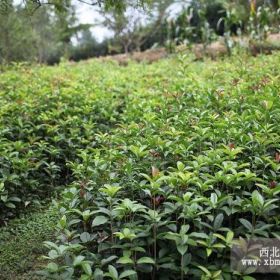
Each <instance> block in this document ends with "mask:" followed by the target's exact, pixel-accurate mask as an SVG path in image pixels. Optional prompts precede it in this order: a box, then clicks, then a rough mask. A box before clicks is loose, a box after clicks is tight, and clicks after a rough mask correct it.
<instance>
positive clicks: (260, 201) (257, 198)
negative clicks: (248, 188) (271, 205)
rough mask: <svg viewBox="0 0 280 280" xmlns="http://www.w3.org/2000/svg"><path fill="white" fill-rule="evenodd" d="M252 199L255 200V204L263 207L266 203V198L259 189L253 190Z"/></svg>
mask: <svg viewBox="0 0 280 280" xmlns="http://www.w3.org/2000/svg"><path fill="white" fill-rule="evenodd" d="M252 201H253V204H254V206H260V207H262V206H263V204H264V199H263V197H262V195H261V194H260V193H259V192H258V191H257V190H255V191H253V193H252Z"/></svg>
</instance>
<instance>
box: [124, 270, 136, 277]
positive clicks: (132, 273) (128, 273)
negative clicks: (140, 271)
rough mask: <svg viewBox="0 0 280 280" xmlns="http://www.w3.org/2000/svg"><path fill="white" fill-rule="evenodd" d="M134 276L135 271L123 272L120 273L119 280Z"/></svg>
mask: <svg viewBox="0 0 280 280" xmlns="http://www.w3.org/2000/svg"><path fill="white" fill-rule="evenodd" d="M134 274H136V271H134V270H125V271H124V272H122V273H121V275H120V278H125V277H129V276H132V275H134Z"/></svg>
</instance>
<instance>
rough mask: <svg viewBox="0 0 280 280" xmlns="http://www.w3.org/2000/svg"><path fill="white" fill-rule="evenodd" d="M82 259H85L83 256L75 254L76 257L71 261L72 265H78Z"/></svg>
mask: <svg viewBox="0 0 280 280" xmlns="http://www.w3.org/2000/svg"><path fill="white" fill-rule="evenodd" d="M84 259H85V257H84V256H77V257H75V259H74V261H73V265H74V266H78V265H80V264H81V263H82V261H83V260H84Z"/></svg>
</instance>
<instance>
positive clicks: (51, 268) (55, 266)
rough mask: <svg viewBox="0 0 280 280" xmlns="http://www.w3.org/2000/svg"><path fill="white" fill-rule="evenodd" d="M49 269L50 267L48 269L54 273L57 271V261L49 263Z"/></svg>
mask: <svg viewBox="0 0 280 280" xmlns="http://www.w3.org/2000/svg"><path fill="white" fill-rule="evenodd" d="M47 269H48V271H50V272H52V273H54V272H57V271H58V265H57V264H56V263H53V262H51V263H49V264H48V265H47Z"/></svg>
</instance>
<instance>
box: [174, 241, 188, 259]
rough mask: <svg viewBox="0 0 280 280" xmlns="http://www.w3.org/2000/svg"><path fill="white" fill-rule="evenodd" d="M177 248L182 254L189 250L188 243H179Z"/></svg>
mask: <svg viewBox="0 0 280 280" xmlns="http://www.w3.org/2000/svg"><path fill="white" fill-rule="evenodd" d="M177 250H178V252H179V253H180V254H181V256H183V255H185V254H186V252H187V250H188V245H182V244H180V245H177Z"/></svg>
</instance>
